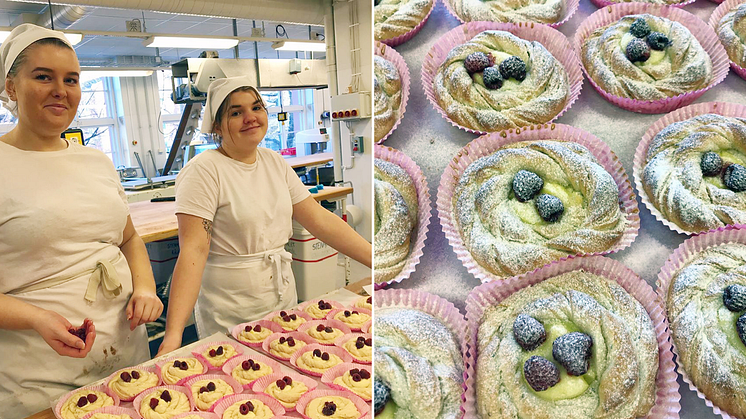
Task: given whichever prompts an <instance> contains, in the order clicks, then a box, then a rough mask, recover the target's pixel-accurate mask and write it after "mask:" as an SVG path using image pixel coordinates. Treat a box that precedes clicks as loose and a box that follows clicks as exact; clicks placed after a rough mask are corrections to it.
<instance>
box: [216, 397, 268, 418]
mask: <svg viewBox="0 0 746 419" xmlns="http://www.w3.org/2000/svg"><path fill="white" fill-rule="evenodd" d="M246 402H251V404H252V407H253V410H251V411H249V412H248V413H247V414H245V415H244V414H242V413H241V410H240V409H241V405H243V404H246ZM273 416H275V414H274V413H273V412H272V409H270V408H269V407H268V406H267V405H266V404H264V403H262V402H261V401H259V400H257V399H250V400H241V401H238V402H236V403H233V404H232V405H230V406H229V407H228V408H227V409H225V412H223V417H222V418H221V419H269V418H271V417H273Z"/></svg>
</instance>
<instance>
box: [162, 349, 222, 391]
mask: <svg viewBox="0 0 746 419" xmlns="http://www.w3.org/2000/svg"><path fill="white" fill-rule="evenodd" d="M188 359H196V360H197V362H198V363H199V365H201V366H202V370H201V371H199V372H195V373H194V374H189V375H188V376H186V377H183V378H180V379H179V380H177V381H176V382H170V380H169V379H168V378H167V377H164V376H163V372H164V370H166V369H168V368H170V367H172V366H173V364H174V361H185V362H186V360H188ZM155 366H156V370H157V372H158V378H160V379H161V383H163V384H164V385H181V383H183V382H184V381H186V380H187V379H189V378H190V377H192V376H195V375H200V374H204V373H206V372H207V370H209V369H210V364H208V363H207V361H205V360H203V359H200V357H196V356H173V357H170V358H166V359H164V360H162V361H158V362H156V363H155Z"/></svg>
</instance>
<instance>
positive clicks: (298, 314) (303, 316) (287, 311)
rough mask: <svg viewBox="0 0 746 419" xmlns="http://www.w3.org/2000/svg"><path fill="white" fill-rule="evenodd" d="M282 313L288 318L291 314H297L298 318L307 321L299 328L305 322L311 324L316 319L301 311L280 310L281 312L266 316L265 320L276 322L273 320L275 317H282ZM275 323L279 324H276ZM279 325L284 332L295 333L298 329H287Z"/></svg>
mask: <svg viewBox="0 0 746 419" xmlns="http://www.w3.org/2000/svg"><path fill="white" fill-rule="evenodd" d="M282 312H285V313H286V314H287V315H288V316H289V315H291V314H295V315H296V316H298V317H302V318H303V320H305V321H304V322H302V323H300V324H298V325H297V326H298V327H300V325H301V324H303V323H305V322H310V321H311V320H314V318H313V317H311V316H309V315H308V313H306V312H304V311H300V310H279V311H273V312H271V313H269V314H267V315H266V316H264V320H269V321H272V322H274V320H273V319H274V318H275V317H277V316H280V313H282ZM275 323H277V324H279V323H278V322H275ZM279 325H280V327H282V330H283V331H285V332H293V331H295V330H296V329H297V327H296V328H295V329H292V328H288V327H285V326H283V325H282V324H279Z"/></svg>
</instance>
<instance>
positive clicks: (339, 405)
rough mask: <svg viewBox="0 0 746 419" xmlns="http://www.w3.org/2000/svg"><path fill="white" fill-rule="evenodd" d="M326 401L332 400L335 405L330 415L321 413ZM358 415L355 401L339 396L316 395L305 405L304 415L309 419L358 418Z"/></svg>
mask: <svg viewBox="0 0 746 419" xmlns="http://www.w3.org/2000/svg"><path fill="white" fill-rule="evenodd" d="M326 402H332V403H334V405H335V406H336V409H335V411H334V413H333V414H332V415H325V414H324V413H322V410H323V409H324V404H325V403H326ZM360 415H361V413H360V412H359V411H358V410H357V407H356V406H355V403H353V402H352V400H350V399H348V398H346V397H341V396H327V397H317V398H315V399H313V400H311V401H310V402H308V404H307V405H306V416H308V417H309V418H311V419H358V418H359V417H360Z"/></svg>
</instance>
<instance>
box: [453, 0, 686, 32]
mask: <svg viewBox="0 0 746 419" xmlns="http://www.w3.org/2000/svg"><path fill="white" fill-rule="evenodd" d="M452 1H453V0H443V4H445V6H446V9H448V12H449V13H450V14H451V15H453V17H455V18H456V19H458V21H459V22H461V23H466V21H465V20H464V19H461V16H459V15H458V14H456V11H455V10H454V8H453V5H452V4H451V2H452ZM690 1H694V0H690ZM579 5H580V0H568V1H567V2H566V3H565V14H564V15H563V16H562V19H560V20H559V21H558V22H555V23H541V22H534V23H537V24H540V25H547V26H549V27H552V28H559V27H560V26H562V25H564V24H565V23H567V21H568V20H570V18H571V17H572V16H573V15H574V14H575V12H577V11H578V6H579ZM524 23H531V21H526V22H524Z"/></svg>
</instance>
